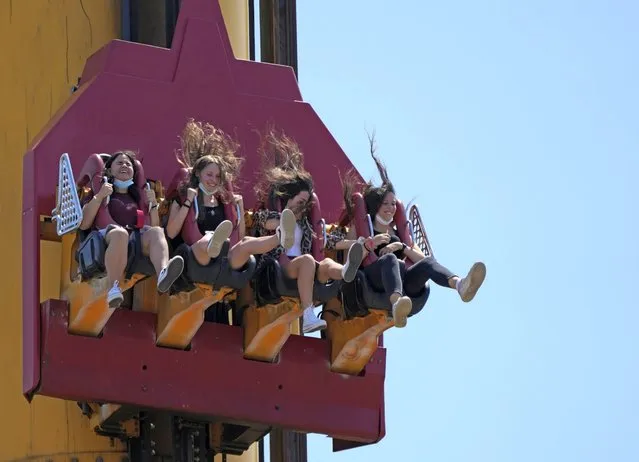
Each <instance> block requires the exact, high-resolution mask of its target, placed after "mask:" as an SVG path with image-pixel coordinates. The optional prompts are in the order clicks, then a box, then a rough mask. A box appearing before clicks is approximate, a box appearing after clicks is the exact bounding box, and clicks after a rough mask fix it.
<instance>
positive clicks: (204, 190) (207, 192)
mask: <svg viewBox="0 0 639 462" xmlns="http://www.w3.org/2000/svg"><path fill="white" fill-rule="evenodd" d="M200 189H201V190H202V192H203V193H204V194H206V195H207V196H210V195H211V194H213V192H211V191H209V190H208V189H206V186H204V185H203V184H202V183H200Z"/></svg>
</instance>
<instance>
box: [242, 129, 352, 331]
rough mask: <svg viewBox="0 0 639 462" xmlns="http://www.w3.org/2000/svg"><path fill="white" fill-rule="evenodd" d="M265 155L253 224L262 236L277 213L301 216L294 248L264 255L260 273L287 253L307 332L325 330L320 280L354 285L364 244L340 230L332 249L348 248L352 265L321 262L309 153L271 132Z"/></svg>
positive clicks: (333, 237)
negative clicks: (315, 251)
mask: <svg viewBox="0 0 639 462" xmlns="http://www.w3.org/2000/svg"><path fill="white" fill-rule="evenodd" d="M260 150H261V153H260V154H261V156H262V158H263V159H264V163H265V165H264V168H263V171H262V175H261V179H260V181H259V182H258V183H257V185H256V187H255V190H256V193H257V197H258V203H259V207H258V208H257V210H256V211H255V213H254V214H253V223H254V227H255V230H256V234H257V235H268V234H270V233H272V232H273V230H274V229H275V226H276V225H277V222H278V220H279V219H280V216H282V217H283V215H284V212H282V214H281V215H280V213H278V212H277V210H276V209H278V208H280V209H284V211H286V210H287V209H288V210H292V211H293V213H294V217H295V227H294V232H293V233H292V236H293V239H292V241H293V243H292V245H291V246H290V248H288V249H286V248H284V247H283V246H278V247H276V248H275V249H273V250H272V251H270V252H268V253H267V254H265V255H263V256H262V258H261V259H260V261H259V262H258V266H257V269H256V275H258V276H257V277H259V272H260V270H261V268H262V267H263V265H264V263H265V262H266V261H267V260H268V259H274V260H279V259H280V257H281V256H282V255H283V254H284V255H286V257H287V258H288V260H289V263H288V265H286V266H285V267H284V270H285V271H286V274H287V276H288V277H290V278H291V279H296V280H297V287H298V291H299V295H300V302H301V304H302V307H303V309H304V314H303V331H304V333H308V332H314V331H317V330H321V329H324V328H325V327H326V321H324V320H323V319H319V318H318V317H317V316H316V315H315V312H314V310H313V309H314V303H313V285H314V283H315V280H316V279H317V280H318V281H320V282H322V283H326V282H328V281H329V280H333V281H338V280H344V281H345V282H351V281H352V280H353V279H354V278H355V276H356V274H357V269H358V268H359V265H360V264H361V262H362V258H363V256H364V247H363V245H362V244H361V243H360V242H358V241H355V240H346V239H344V237H345V236H344V234H343V233H340V232H335V233H331V234H328V235H327V242H326V248H327V249H336V250H346V249H348V257H347V259H346V264H344V265H341V264H339V263H337V262H335V261H334V260H331V259H330V258H324V259H323V260H322V261H321V262H316V261H315V258H313V255H312V254H311V250H312V244H313V237H314V233H313V228H312V225H311V223H310V221H309V212H310V210H311V207H312V205H313V204H312V197H313V180H312V178H311V175H310V173H308V172H307V171H306V170H304V167H303V154H302V153H301V152H300V150H299V147H298V146H297V143H295V141H293V140H292V139H291V138H289V137H287V136H286V135H278V134H276V133H275V132H273V131H271V132H269V133H268V134H267V136H265V138H264V139H263V143H262V146H261V149H260Z"/></svg>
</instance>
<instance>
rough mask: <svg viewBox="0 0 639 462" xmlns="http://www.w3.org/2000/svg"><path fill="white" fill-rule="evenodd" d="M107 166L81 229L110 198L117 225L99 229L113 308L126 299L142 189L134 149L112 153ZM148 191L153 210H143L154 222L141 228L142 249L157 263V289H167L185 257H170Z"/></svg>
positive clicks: (89, 198)
mask: <svg viewBox="0 0 639 462" xmlns="http://www.w3.org/2000/svg"><path fill="white" fill-rule="evenodd" d="M104 168H105V171H104V176H106V177H107V182H105V183H104V184H103V185H102V187H101V188H100V191H98V192H97V193H96V194H95V195H93V193H90V194H89V195H88V196H87V197H86V199H85V200H86V202H85V204H84V206H83V207H82V223H81V224H80V229H82V230H87V229H89V228H91V227H93V222H94V221H95V217H96V215H97V213H98V209H99V207H101V206H103V205H104V204H103V202H104V200H105V199H107V198H108V205H107V207H108V208H109V213H110V214H111V217H112V218H113V220H114V221H115V222H116V223H117V225H109V226H108V227H106V228H105V229H100V230H99V232H100V234H101V235H102V236H103V237H104V239H105V241H106V246H107V247H106V252H105V255H104V265H105V267H106V273H107V280H108V287H110V289H109V292H108V293H107V301H108V303H109V307H110V308H118V307H119V306H120V304H121V303H122V301H123V296H122V291H121V290H120V287H119V281H122V280H123V278H124V270H125V269H126V265H127V256H128V246H129V232H130V231H132V230H133V229H134V228H135V227H136V225H137V222H138V212H139V210H138V205H139V199H140V191H139V189H138V188H137V186H135V185H134V184H133V181H134V180H133V179H134V178H135V175H136V173H137V167H136V164H135V153H133V152H132V151H118V152H116V153H114V154H113V155H112V156H111V157H109V160H107V162H106V163H105V165H104ZM145 194H146V195H147V197H146V199H147V201H148V203H149V205H150V207H151V211H150V212H149V211H148V210H144V211H143V213H144V214H145V215H147V214H150V222H151V226H148V225H145V226H144V227H142V229H140V234H141V237H142V253H143V254H144V255H145V256H147V257H149V258H150V260H151V263H152V264H153V266H154V267H155V271H156V274H157V275H158V278H157V279H158V282H157V287H158V291H159V292H160V293H164V292H167V291H168V290H169V288H170V287H171V285H172V284H173V283H174V282H175V280H176V279H177V278H178V277H179V276H180V274H182V270H183V269H184V260H183V259H182V257H179V256H178V257H174V258H171V259H170V260H169V250H168V245H167V243H166V239H165V237H164V231H163V230H162V228H160V227H159V224H160V219H159V216H158V203H157V200H156V198H155V192H154V191H152V190H147V191H145Z"/></svg>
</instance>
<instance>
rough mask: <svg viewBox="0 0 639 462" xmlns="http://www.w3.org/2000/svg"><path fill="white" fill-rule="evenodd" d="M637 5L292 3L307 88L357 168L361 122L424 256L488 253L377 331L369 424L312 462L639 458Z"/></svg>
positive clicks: (361, 164)
mask: <svg viewBox="0 0 639 462" xmlns="http://www.w3.org/2000/svg"><path fill="white" fill-rule="evenodd" d="M638 13H639V6H637V5H635V4H633V2H630V1H625V2H622V1H608V2H603V1H600V2H594V1H587V0H585V1H580V2H577V1H572V0H564V1H561V2H551V1H548V0H535V1H530V0H528V1H518V2H506V1H491V0H488V1H484V2H475V1H468V0H467V1H460V0H451V1H449V2H424V1H418V0H406V1H404V2H388V1H384V2H383V1H379V0H367V1H364V0H357V1H355V0H352V1H348V2H339V7H338V3H327V2H298V41H299V43H298V52H299V77H300V86H301V89H302V93H303V96H304V98H305V100H306V101H309V102H310V103H312V104H313V106H314V108H315V110H316V111H317V112H318V113H319V115H320V117H322V119H323V120H324V122H325V124H326V125H327V126H328V128H329V129H330V130H331V132H332V133H333V134H334V136H335V137H336V138H337V140H338V142H339V143H340V144H341V146H342V147H343V148H344V150H345V151H346V152H347V153H348V154H349V156H350V158H351V159H352V160H353V162H354V163H355V165H356V166H357V167H358V168H359V170H360V171H361V172H362V173H363V174H364V175H365V176H366V177H371V176H374V175H375V171H374V165H373V163H372V162H371V161H370V158H369V157H368V151H367V139H366V133H365V128H368V129H372V128H375V129H376V131H377V140H378V144H379V154H380V155H381V156H382V157H383V158H384V160H385V161H386V163H387V165H388V169H389V172H390V175H391V178H392V179H393V181H394V182H395V184H396V186H397V187H398V190H399V195H400V197H402V198H403V199H404V201H408V200H410V199H412V198H413V197H416V198H417V202H418V204H419V205H420V207H421V211H422V216H423V218H424V220H425V222H426V226H427V229H428V232H429V236H430V239H431V242H432V244H433V246H434V249H435V254H436V256H437V257H438V259H439V260H440V262H441V263H443V264H445V265H446V266H448V267H449V268H450V269H451V270H453V271H456V272H459V273H464V272H465V271H467V270H468V268H469V267H470V265H471V264H472V263H473V262H474V261H476V260H482V261H484V262H485V263H486V265H487V267H488V276H487V279H486V282H485V285H484V287H483V288H482V290H481V291H480V292H479V294H478V295H477V298H476V299H475V300H474V301H473V302H472V303H470V304H464V303H462V302H461V301H460V300H459V298H458V297H457V296H456V294H455V293H454V292H453V291H450V290H446V289H444V288H440V287H434V288H433V290H432V292H431V299H430V301H429V303H428V305H427V308H428V309H426V310H425V311H423V312H422V313H421V314H420V315H419V316H417V317H415V318H411V319H410V321H409V324H408V326H407V328H406V329H403V330H399V329H396V330H393V331H392V332H390V333H388V334H387V335H386V346H387V348H388V368H387V380H386V427H387V436H386V438H385V439H384V440H383V441H382V442H381V443H379V444H377V445H374V446H370V447H366V448H361V449H357V450H353V451H346V452H344V453H337V454H332V453H331V444H330V439H328V438H325V437H322V436H319V435H311V436H310V437H309V461H310V462H326V461H329V460H330V461H334V462H341V461H349V462H350V461H352V460H354V459H361V460H366V461H367V462H377V461H380V462H381V461H384V462H387V461H389V460H402V461H436V462H448V461H450V462H455V461H463V462H468V461H482V462H483V461H490V462H512V461H517V462H525V461H531V462H533V461H534V462H539V461H540V460H543V461H558V462H559V461H561V462H568V461H579V462H590V461H615V462H621V461H636V460H639V437H638V436H637V435H638V430H639V423H638V417H637V416H638V415H639V399H638V398H637V396H638V393H639V374H638V373H637V371H638V368H639V353H638V351H639V341H638V340H637V335H636V333H635V332H636V330H637V327H638V326H639V314H638V312H639V307H638V304H637V301H636V297H635V291H636V287H637V284H638V282H637V281H638V276H639V271H638V269H637V262H638V261H639V248H638V245H637V238H638V237H639V233H638V229H637V220H636V219H635V216H636V213H637V208H636V207H635V205H634V201H635V200H636V198H639V191H638V189H639V187H638V186H637V183H638V181H637V170H638V167H639V155H638V154H637V152H638V151H639V130H638V127H637V122H638V117H637V111H638V109H637V108H639V94H638V93H639V91H638V89H637V88H638V87H637V82H639V75H638V74H639V72H638V68H637V64H636V63H637V45H638V37H639V33H638V32H632V30H633V29H634V30H636V18H637V17H638ZM267 452H268V451H267Z"/></svg>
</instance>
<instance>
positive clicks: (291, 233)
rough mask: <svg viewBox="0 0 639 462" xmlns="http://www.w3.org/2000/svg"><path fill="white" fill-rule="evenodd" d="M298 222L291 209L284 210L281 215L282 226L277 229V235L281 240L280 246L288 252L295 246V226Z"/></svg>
mask: <svg viewBox="0 0 639 462" xmlns="http://www.w3.org/2000/svg"><path fill="white" fill-rule="evenodd" d="M296 224H297V220H296V219H295V214H294V213H293V211H292V210H291V209H284V210H283V211H282V214H281V215H280V225H279V226H278V227H277V230H276V232H277V235H278V236H279V238H280V245H281V246H282V247H284V248H285V249H286V250H288V249H290V248H291V247H293V245H294V244H295V225H296Z"/></svg>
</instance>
